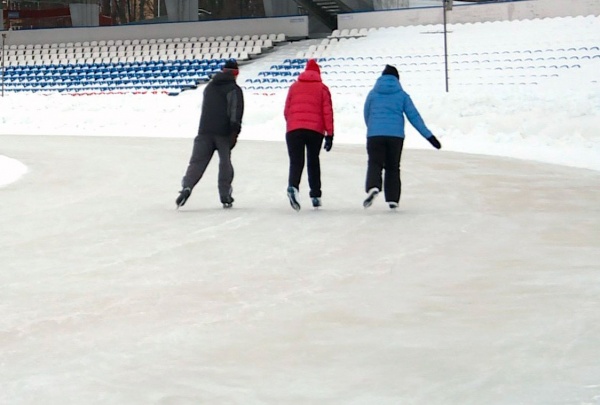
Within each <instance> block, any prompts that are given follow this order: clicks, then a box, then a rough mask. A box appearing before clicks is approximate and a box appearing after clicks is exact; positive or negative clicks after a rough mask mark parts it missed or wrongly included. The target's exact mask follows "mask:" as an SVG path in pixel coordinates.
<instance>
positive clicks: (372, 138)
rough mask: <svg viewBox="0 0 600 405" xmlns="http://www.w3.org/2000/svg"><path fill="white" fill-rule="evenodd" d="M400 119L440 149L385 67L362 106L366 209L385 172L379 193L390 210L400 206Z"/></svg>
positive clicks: (397, 79)
mask: <svg viewBox="0 0 600 405" xmlns="http://www.w3.org/2000/svg"><path fill="white" fill-rule="evenodd" d="M404 115H406V117H407V118H408V121H410V123H411V124H412V126H413V127H415V129H416V130H417V131H419V133H420V134H421V135H423V137H425V139H427V140H428V141H429V143H431V145H433V147H434V148H436V149H440V148H441V147H442V145H441V144H440V142H439V141H438V140H437V138H436V137H435V136H434V135H433V134H432V133H431V131H430V130H429V129H428V128H427V126H425V123H424V122H423V119H422V118H421V115H420V114H419V112H418V111H417V108H416V107H415V105H414V104H413V102H412V100H411V98H410V96H409V95H408V94H407V93H406V92H405V91H404V90H403V89H402V86H401V85H400V75H399V74H398V70H397V69H396V68H395V67H394V66H390V65H386V66H385V69H384V70H383V73H382V75H381V76H380V77H379V78H378V79H377V81H376V83H375V86H374V87H373V89H372V90H371V91H370V92H369V94H368V96H367V99H366V101H365V105H364V119H365V123H366V124H367V154H368V158H369V161H368V167H367V181H366V185H365V191H366V192H367V198H366V199H365V201H364V202H363V206H364V207H365V208H368V207H370V206H371V204H373V200H374V199H375V197H377V195H378V194H379V192H380V191H381V189H382V187H381V186H382V179H381V172H382V171H385V177H384V181H383V190H384V194H385V201H386V202H387V204H388V206H389V207H390V208H391V209H396V208H398V203H399V202H400V192H401V182H400V157H401V155H402V146H403V144H404Z"/></svg>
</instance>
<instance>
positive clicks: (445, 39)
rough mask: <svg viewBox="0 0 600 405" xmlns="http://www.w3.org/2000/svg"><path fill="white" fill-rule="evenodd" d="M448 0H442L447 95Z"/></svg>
mask: <svg viewBox="0 0 600 405" xmlns="http://www.w3.org/2000/svg"><path fill="white" fill-rule="evenodd" d="M447 10H448V0H444V66H445V70H446V93H448V35H447V30H446V11H447Z"/></svg>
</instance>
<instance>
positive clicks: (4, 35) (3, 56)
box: [2, 32, 6, 97]
mask: <svg viewBox="0 0 600 405" xmlns="http://www.w3.org/2000/svg"><path fill="white" fill-rule="evenodd" d="M5 42H6V32H3V33H2V97H4V61H5V60H6V50H5V49H4V43H5Z"/></svg>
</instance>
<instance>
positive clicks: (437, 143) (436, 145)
mask: <svg viewBox="0 0 600 405" xmlns="http://www.w3.org/2000/svg"><path fill="white" fill-rule="evenodd" d="M427 140H428V141H429V143H430V144H432V145H433V147H434V148H436V149H441V148H442V144H441V143H440V141H438V140H437V138H436V137H435V136H434V135H431V136H430V137H429V138H427Z"/></svg>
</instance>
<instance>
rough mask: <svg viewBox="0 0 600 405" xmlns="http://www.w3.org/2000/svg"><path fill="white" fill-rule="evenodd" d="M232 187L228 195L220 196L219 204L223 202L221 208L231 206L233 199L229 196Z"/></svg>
mask: <svg viewBox="0 0 600 405" xmlns="http://www.w3.org/2000/svg"><path fill="white" fill-rule="evenodd" d="M232 192H233V189H231V188H230V189H229V195H228V196H225V197H222V198H221V204H223V208H231V207H232V206H233V202H234V201H235V200H234V199H233V197H232V196H231V193H232Z"/></svg>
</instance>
